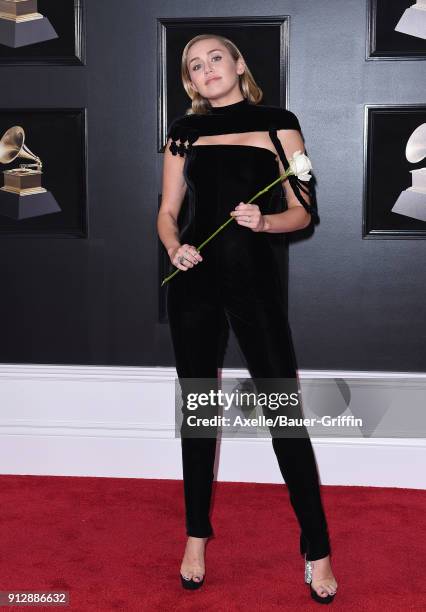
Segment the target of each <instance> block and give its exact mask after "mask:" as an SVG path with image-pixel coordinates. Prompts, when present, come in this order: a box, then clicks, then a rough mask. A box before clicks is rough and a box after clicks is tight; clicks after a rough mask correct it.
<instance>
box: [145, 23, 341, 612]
mask: <svg viewBox="0 0 426 612" xmlns="http://www.w3.org/2000/svg"><path fill="white" fill-rule="evenodd" d="M182 80H183V85H184V88H185V90H186V92H187V94H188V95H189V97H190V98H191V100H192V107H191V109H190V110H189V112H188V113H187V114H186V115H184V116H182V117H178V118H177V119H175V120H174V121H173V122H172V124H171V125H170V127H169V130H168V140H167V144H166V147H165V154H164V166H163V188H162V203H161V207H160V210H159V214H158V220H157V228H158V234H159V237H160V240H161V241H162V243H163V245H164V247H165V249H166V250H167V253H168V255H169V257H170V262H171V264H173V266H175V267H177V268H179V270H181V272H180V273H179V274H177V275H175V276H174V277H173V279H171V280H170V281H169V283H168V285H167V311H168V316H169V323H170V329H171V335H172V341H173V347H174V352H175V358H176V370H177V374H178V377H179V380H180V381H181V386H182V389H183V395H182V396H183V397H184V407H183V409H182V411H183V414H184V417H186V416H187V414H188V412H187V409H186V406H185V398H186V397H187V395H186V393H185V390H186V391H187V390H188V388H187V387H185V383H186V381H187V380H188V379H196V380H200V381H201V380H205V379H209V380H217V369H218V367H220V357H221V355H222V351H223V349H224V345H225V343H226V338H227V334H228V331H229V327H231V328H232V330H233V331H234V333H235V336H236V338H237V340H238V344H239V347H240V348H241V351H242V354H243V357H244V358H245V361H246V363H247V368H248V370H249V372H250V375H251V376H252V378H253V379H256V380H259V379H261V380H265V379H266V380H270V381H275V380H277V379H278V378H285V379H293V380H295V379H296V369H295V362H294V359H293V353H292V343H291V338H290V330H289V326H288V322H287V311H286V307H285V299H284V290H283V283H282V280H281V276H280V265H279V261H278V259H275V252H276V251H275V250H274V238H277V235H280V236H281V237H282V236H283V233H285V232H292V231H295V230H299V229H301V228H304V227H306V226H307V225H309V223H310V222H311V218H312V217H316V216H317V215H316V210H315V208H314V206H313V205H312V200H311V197H310V192H309V189H307V188H306V183H305V187H303V186H302V184H301V183H300V181H299V180H298V179H297V178H296V177H295V176H292V177H291V180H286V181H284V182H283V183H278V184H277V188H278V191H279V195H280V197H281V198H283V197H284V194H285V196H286V201H287V209H286V210H284V211H281V212H274V210H276V205H275V204H274V202H276V196H277V191H273V193H265V194H264V195H263V196H261V197H259V198H258V200H257V201H256V204H254V203H253V204H246V203H245V201H247V200H249V199H250V197H251V196H253V195H254V194H255V193H257V192H258V191H259V190H260V189H261V188H263V187H264V186H265V185H267V184H270V183H271V182H272V181H274V180H275V179H276V178H278V176H279V175H282V174H284V172H285V170H286V169H287V168H288V161H287V157H291V156H292V155H293V154H294V153H295V152H296V151H297V150H299V151H301V152H303V151H304V146H303V140H302V137H301V134H300V125H299V123H298V120H297V118H296V116H295V115H294V114H293V113H291V112H290V111H287V110H284V109H281V108H279V107H272V106H263V105H262V106H261V105H258V102H259V101H260V100H261V98H262V91H261V90H260V88H259V87H258V86H257V84H256V83H255V81H254V79H253V76H252V75H251V73H250V71H249V69H248V67H247V65H246V63H245V61H244V59H243V56H242V55H241V53H240V51H239V50H238V49H237V47H236V46H235V45H234V44H233V43H232V42H231V41H230V40H229V39H227V38H224V37H222V36H212V35H209V34H203V35H200V36H196V37H195V38H193V39H192V40H190V41H189V42H188V44H187V45H186V47H185V49H184V51H183V55H182ZM178 143H179V144H178ZM277 153H278V156H277ZM187 189H188V190H189V196H190V209H191V210H190V212H191V220H190V222H189V224H188V225H187V226H186V228H185V229H184V231H183V232H181V233H180V232H179V228H178V223H177V219H178V214H179V211H180V208H181V204H182V201H183V198H184V196H185V193H186V190H187ZM283 191H284V193H283ZM301 192H302V193H303V194H304V195H302V193H301ZM238 202H239V204H237V205H235V204H236V203H238ZM229 215H232V216H233V217H234V219H235V221H236V222H235V223H230V224H228V226H227V227H226V228H224V230H223V231H222V232H220V233H219V234H217V235H216V236H215V237H214V238H213V240H211V241H210V242H209V243H208V244H207V245H206V246H205V247H204V248H203V255H201V253H200V252H199V251H197V248H196V246H195V245H197V244H198V245H199V244H200V243H201V242H202V241H203V240H204V239H206V238H207V237H208V236H210V235H211V234H212V233H213V232H214V231H215V230H216V229H217V228H218V227H219V225H221V224H222V223H223V222H224V221H225V220H226V219H227V218H229ZM275 246H276V243H275ZM201 386H202V383H200V388H201ZM298 414H300V413H298ZM185 424H186V419H185V418H184V422H183V424H182V429H181V434H182V435H181V446H182V462H183V477H184V493H185V506H186V531H187V535H188V540H187V544H186V550H185V554H184V557H183V560H182V564H181V567H180V572H181V581H182V585H183V586H184V587H185V588H198V587H200V586H201V585H202V584H203V581H204V573H205V564H204V550H205V544H206V542H207V540H208V538H209V537H210V536H211V535H212V534H213V529H212V526H211V523H210V520H209V508H210V499H211V488H212V481H213V465H214V459H215V449H216V439H215V435H213V436H211V437H201V436H199V437H191V436H190V435H189V434H188V435H183V433H182V432H183V431H184V426H185ZM188 429H189V428H188ZM275 433H276V432H275ZM272 445H273V449H274V452H275V454H276V457H277V460H278V464H279V467H280V470H281V473H282V475H283V478H284V480H285V482H286V484H287V486H288V489H289V494H290V501H291V504H292V506H293V508H294V511H295V513H296V516H297V519H298V522H299V524H300V527H301V533H300V552H301V554H304V555H305V582H307V583H308V584H309V585H310V591H311V595H312V597H313V598H314V599H316V600H317V601H320V602H321V603H328V602H330V601H332V600H333V597H334V594H335V592H336V589H337V582H336V580H335V578H334V576H333V573H332V570H331V565H330V552H331V550H330V544H329V537H328V529H327V523H326V519H325V515H324V511H323V507H322V503H321V498H320V490H319V481H318V473H317V469H316V464H315V458H314V454H313V449H312V445H311V441H310V439H309V436H308V434H307V432H306V431H304V435H303V436H302V437H294V436H293V437H289V436H287V437H284V436H282V435H281V436H278V435H275V436H274V433H273V432H272Z"/></svg>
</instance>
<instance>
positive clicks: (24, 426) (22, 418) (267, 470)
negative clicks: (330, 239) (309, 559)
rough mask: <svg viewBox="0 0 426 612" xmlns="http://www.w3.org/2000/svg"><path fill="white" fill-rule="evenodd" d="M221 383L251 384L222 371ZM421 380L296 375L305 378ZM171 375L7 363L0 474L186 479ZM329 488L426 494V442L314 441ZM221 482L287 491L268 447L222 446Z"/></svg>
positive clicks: (262, 443)
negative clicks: (276, 485) (278, 487)
mask: <svg viewBox="0 0 426 612" xmlns="http://www.w3.org/2000/svg"><path fill="white" fill-rule="evenodd" d="M222 376H223V378H228V377H232V378H234V377H238V378H249V373H248V372H247V370H245V369H231V368H228V369H224V370H223V371H222ZM376 377H380V378H382V377H383V378H386V379H390V380H393V379H394V380H397V379H401V378H404V377H409V378H410V379H412V378H416V379H419V381H422V382H426V374H424V373H420V372H418V373H411V372H410V373H407V372H392V373H389V372H363V371H359V372H354V371H341V370H339V371H333V370H299V378H300V380H301V381H303V379H304V378H340V379H342V378H360V379H366V378H376ZM175 378H176V371H175V369H174V368H172V367H104V366H81V365H77V366H73V365H70V366H68V365H61V366H56V365H49V364H47V365H43V364H41V365H38V364H23V365H21V364H0V472H1V473H2V474H34V475H43V474H44V475H75V476H102V477H129V478H172V479H175V478H179V479H180V478H181V477H182V473H181V456H180V439H179V438H176V437H175V431H174V385H175ZM311 439H312V443H313V446H314V449H315V454H316V458H317V462H318V468H319V471H320V477H321V481H322V483H323V484H339V485H357V486H387V487H409V488H421V489H424V488H426V479H425V476H424V474H423V471H424V470H423V469H422V466H423V465H424V464H425V460H426V440H424V439H421V438H417V439H413V438H371V437H370V438H368V439H365V438H362V439H361V438H343V437H342V438H332V439H331V438H316V437H311ZM216 474H217V475H216V478H217V480H225V481H240V482H274V483H280V482H282V477H281V474H280V472H279V469H278V465H277V462H276V458H275V455H274V453H273V450H272V445H271V439H270V438H258V439H251V438H250V439H249V438H247V439H242V438H240V439H238V440H236V439H228V438H223V439H222V440H220V442H219V443H218V453H217V472H216Z"/></svg>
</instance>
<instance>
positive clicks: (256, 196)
mask: <svg viewBox="0 0 426 612" xmlns="http://www.w3.org/2000/svg"><path fill="white" fill-rule="evenodd" d="M290 174H295V173H294V172H292V171H291V169H290V168H289V169H288V170H287V172H286V173H285V174H283V175H282V176H279V177H278V178H277V179H276V180H275V181H273V182H272V183H271V184H270V185H267V187H265V188H264V189H262V190H261V191H259V192H258V193H256V195H254V196H253V197H252V198H251V199H250V200H249V201H248V202H246V204H251V203H252V202H253V200H255V199H256V198H258V197H259V196H261V195H262V194H263V193H266V192H267V191H268V190H269V189H271V187H273V186H274V185H276V184H277V183H279V182H280V181H283V180H284V179H286V178H287V177H288V176H289V175H290ZM235 220H236V217H230V218H229V219H228V221H225V223H223V224H222V225H221V226H220V227H218V228H217V230H216V231H215V232H213V234H212V235H211V236H209V237H208V238H207V239H206V240H204V242H202V243H201V244H200V246H199V247H197V251H200V250H201V249H202V248H203V246H205V245H206V244H207V243H208V242H210V240H211V239H212V238H214V237H215V236H216V234H218V233H219V232H220V231H221V230H223V228H224V227H226V226H227V225H228V223H230V222H231V221H235ZM178 272H180V268H177V269H176V270H175V271H174V272H173V274H170V276H167V277H166V278H165V279H164V280H163V282H162V283H161V287H162V286H163V285H164V284H165V283H167V281H169V280H170V279H172V278H173V277H174V276H175V275H176V274H177V273H178Z"/></svg>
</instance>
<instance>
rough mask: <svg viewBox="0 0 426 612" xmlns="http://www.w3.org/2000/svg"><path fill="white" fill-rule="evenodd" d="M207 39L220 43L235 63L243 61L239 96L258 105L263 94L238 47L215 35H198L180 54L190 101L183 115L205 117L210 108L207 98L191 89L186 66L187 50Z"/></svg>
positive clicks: (184, 84) (185, 86) (182, 73)
mask: <svg viewBox="0 0 426 612" xmlns="http://www.w3.org/2000/svg"><path fill="white" fill-rule="evenodd" d="M207 38H214V39H215V40H218V41H219V42H221V43H222V44H223V46H224V47H226V48H227V49H228V51H229V53H230V54H231V57H232V58H233V59H234V61H235V62H237V61H238V60H239V59H241V60H243V62H244V66H245V70H244V73H243V74H240V75H239V81H240V82H239V85H240V91H241V94H242V95H243V97H244V98H246V99H247V100H248V101H249V102H251V103H253V104H258V103H259V102H260V100H261V99H262V98H263V92H262V90H261V89H260V87H259V85H258V84H257V83H256V81H255V80H254V78H253V75H252V73H251V72H250V70H249V68H248V66H247V64H246V62H245V60H244V57H243V54H242V53H241V51H240V50H239V49H238V47H237V46H236V45H234V43H233V42H232V41H231V40H229V38H225V37H224V36H220V35H215V34H199V35H198V36H195V37H194V38H191V40H190V41H189V42H188V43H187V44H186V46H185V48H184V50H183V53H182V63H181V77H182V83H183V87H184V89H185V91H186V93H187V94H188V96H189V97H190V98H191V100H192V103H191V107H190V108H188V109H187V110H186V113H185V114H186V115H193V114H198V115H205V114H207V111H208V110H209V108H210V103H209V101H208V100H207V98H203V96H201V95H200V94H199V93H198V91H195V89H193V88H192V87H191V77H190V74H189V70H188V65H187V60H188V52H189V49H190V48H191V47H192V45H193V44H194V43H196V42H198V41H199V40H206V39H207Z"/></svg>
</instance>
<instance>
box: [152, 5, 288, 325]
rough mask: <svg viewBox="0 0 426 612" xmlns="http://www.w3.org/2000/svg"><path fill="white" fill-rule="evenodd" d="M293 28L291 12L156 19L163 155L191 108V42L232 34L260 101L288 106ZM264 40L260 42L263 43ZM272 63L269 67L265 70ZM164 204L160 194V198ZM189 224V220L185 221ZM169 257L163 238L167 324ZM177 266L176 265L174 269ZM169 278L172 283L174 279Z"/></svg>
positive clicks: (183, 214) (162, 318) (162, 304)
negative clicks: (186, 52) (184, 75)
mask: <svg viewBox="0 0 426 612" xmlns="http://www.w3.org/2000/svg"><path fill="white" fill-rule="evenodd" d="M289 30H290V16H289V15H277V16H273V17H271V16H266V17H265V16H256V17H244V16H241V17H234V18H229V17H207V18H193V19H188V18H159V19H158V20H157V45H158V49H157V57H158V70H157V86H158V100H159V105H158V118H157V126H158V129H157V150H158V153H162V152H163V150H164V147H165V145H166V141H167V128H168V125H169V124H170V122H171V121H172V120H173V119H174V118H175V117H177V116H180V115H183V114H184V113H185V111H186V109H187V108H188V107H189V106H190V99H189V98H188V96H187V94H186V92H185V90H184V89H183V85H182V82H181V77H180V74H181V70H180V61H181V57H182V52H183V49H184V47H185V45H186V44H187V42H188V41H189V40H191V39H192V38H193V37H194V36H197V34H204V33H211V34H212V35H213V36H214V35H215V34H221V35H223V36H226V37H227V38H230V39H231V40H232V41H233V42H235V44H236V45H237V47H238V48H239V49H241V52H242V53H243V55H244V58H245V60H246V61H247V64H248V65H249V67H250V70H251V72H252V73H253V76H254V78H255V79H256V81H257V82H258V84H259V86H260V87H261V89H262V91H263V94H264V97H263V99H262V101H261V102H260V104H268V105H275V106H281V107H283V108H287V106H288V100H289ZM260 40H261V41H262V44H261V45H260V44H258V43H259V41H260ZM265 66H268V70H267V71H266V70H265ZM159 198H160V199H159V205H160V203H161V196H159ZM188 208H189V207H188V198H187V197H185V198H184V201H183V203H182V208H181V211H180V215H179V219H183V220H186V219H187V214H188ZM184 222H185V221H184ZM171 268H172V267H171V264H170V259H169V257H168V255H167V253H166V251H165V249H164V246H163V244H162V243H161V241H160V240H159V239H158V271H159V285H160V289H159V298H158V299H159V304H158V312H159V322H160V323H167V320H168V319H167V314H166V285H164V286H163V287H161V282H162V280H163V278H164V276H166V274H167V272H168V271H169V270H170V269H171ZM172 269H174V268H172ZM169 282H171V283H172V282H173V279H172V280H171V281H169Z"/></svg>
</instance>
